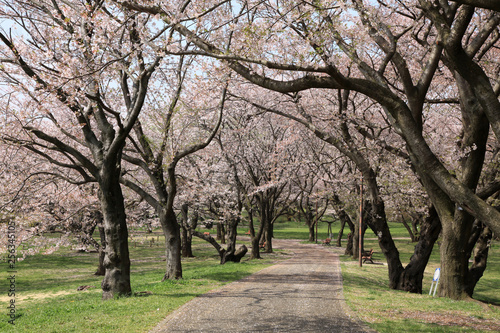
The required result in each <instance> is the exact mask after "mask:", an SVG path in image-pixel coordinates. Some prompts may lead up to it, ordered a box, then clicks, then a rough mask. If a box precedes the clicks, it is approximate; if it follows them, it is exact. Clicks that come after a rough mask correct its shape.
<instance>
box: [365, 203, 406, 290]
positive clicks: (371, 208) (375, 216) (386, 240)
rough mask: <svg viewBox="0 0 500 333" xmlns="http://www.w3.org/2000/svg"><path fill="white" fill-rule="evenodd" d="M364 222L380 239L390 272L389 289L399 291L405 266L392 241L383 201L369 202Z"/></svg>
mask: <svg viewBox="0 0 500 333" xmlns="http://www.w3.org/2000/svg"><path fill="white" fill-rule="evenodd" d="M363 215H364V216H365V217H364V219H363V220H364V221H366V224H367V225H368V226H369V227H370V228H371V229H372V230H373V232H374V233H375V235H376V236H377V238H378V244H379V246H380V249H381V250H382V253H383V254H384V256H385V259H386V261H387V266H388V271H389V288H391V289H397V288H398V284H399V277H400V275H401V273H402V272H403V265H402V264H401V260H400V259H399V251H398V249H397V248H396V244H394V240H393V239H392V236H391V232H390V230H389V226H388V225H387V219H386V215H385V206H384V202H383V201H382V199H380V200H379V201H378V202H373V201H367V202H366V203H365V209H364V210H363Z"/></svg>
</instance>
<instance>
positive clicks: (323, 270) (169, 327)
mask: <svg viewBox="0 0 500 333" xmlns="http://www.w3.org/2000/svg"><path fill="white" fill-rule="evenodd" d="M273 246H274V247H276V248H283V249H287V250H290V251H292V252H293V253H294V256H293V257H292V258H291V259H289V260H286V261H283V262H281V263H279V264H276V265H274V266H271V267H268V268H266V269H263V270H261V271H259V272H257V273H255V274H253V275H251V276H249V277H247V278H244V279H242V280H240V281H237V282H233V283H230V284H228V285H226V286H224V287H222V288H219V289H217V290H214V291H211V292H209V293H207V294H204V295H201V296H199V297H197V298H195V299H193V300H192V301H190V302H188V303H186V304H185V305H183V306H182V307H180V308H179V309H178V310H176V311H175V312H173V313H172V314H171V315H170V316H168V317H167V318H165V319H164V320H163V321H162V322H161V323H160V324H158V326H156V327H155V328H154V329H153V330H152V331H151V332H154V333H158V332H169V333H171V332H217V333H222V332H322V333H324V332H374V331H373V330H370V329H368V328H367V327H366V326H364V325H363V324H362V323H361V322H360V321H358V320H357V319H354V318H353V317H351V316H350V315H349V314H348V313H349V310H348V308H347V306H346V304H345V301H344V298H343V295H342V278H341V274H340V265H339V257H338V253H335V251H331V250H329V249H326V248H325V247H323V246H320V245H315V244H299V243H298V242H297V241H291V240H275V241H273Z"/></svg>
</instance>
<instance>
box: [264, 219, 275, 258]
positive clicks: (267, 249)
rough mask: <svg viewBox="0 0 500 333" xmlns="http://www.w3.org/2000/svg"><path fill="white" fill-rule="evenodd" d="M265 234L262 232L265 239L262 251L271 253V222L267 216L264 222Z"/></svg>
mask: <svg viewBox="0 0 500 333" xmlns="http://www.w3.org/2000/svg"><path fill="white" fill-rule="evenodd" d="M265 228H266V231H265V234H264V236H265V237H264V239H265V246H264V252H265V253H272V252H273V224H272V223H271V221H269V216H268V219H267V221H266V224H265Z"/></svg>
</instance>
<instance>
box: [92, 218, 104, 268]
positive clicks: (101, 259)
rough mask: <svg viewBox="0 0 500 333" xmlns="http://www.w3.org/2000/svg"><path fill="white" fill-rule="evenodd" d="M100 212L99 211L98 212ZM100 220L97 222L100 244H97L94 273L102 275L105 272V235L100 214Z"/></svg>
mask: <svg viewBox="0 0 500 333" xmlns="http://www.w3.org/2000/svg"><path fill="white" fill-rule="evenodd" d="M99 214H100V212H99ZM100 215H101V222H99V226H98V228H99V237H100V239H101V244H100V246H99V266H98V267H97V271H96V272H95V273H94V275H97V276H104V275H105V274H106V268H105V267H104V256H105V254H106V235H105V234H104V227H103V226H102V214H100Z"/></svg>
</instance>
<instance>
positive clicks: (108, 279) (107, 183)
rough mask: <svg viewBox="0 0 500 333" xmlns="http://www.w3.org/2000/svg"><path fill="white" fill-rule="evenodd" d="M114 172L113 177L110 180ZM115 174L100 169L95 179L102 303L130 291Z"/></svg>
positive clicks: (123, 219) (121, 202)
mask: <svg viewBox="0 0 500 333" xmlns="http://www.w3.org/2000/svg"><path fill="white" fill-rule="evenodd" d="M118 169H119V168H118ZM116 172H117V173H116ZM115 173H116V177H113V176H112V175H115ZM119 175H120V172H119V170H106V169H105V168H104V167H103V169H102V170H101V173H100V176H101V178H100V180H99V186H100V191H99V200H100V203H101V211H102V214H103V220H104V223H103V224H104V234H105V238H106V250H105V255H104V267H105V268H106V272H105V275H104V278H103V280H102V283H101V287H102V291H103V293H102V299H103V300H107V299H111V298H114V297H115V296H125V295H130V294H131V292H132V288H131V285H130V257H129V250H128V230H127V220H126V215H125V206H124V200H123V195H122V190H121V187H120V182H119V178H118V177H119Z"/></svg>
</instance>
